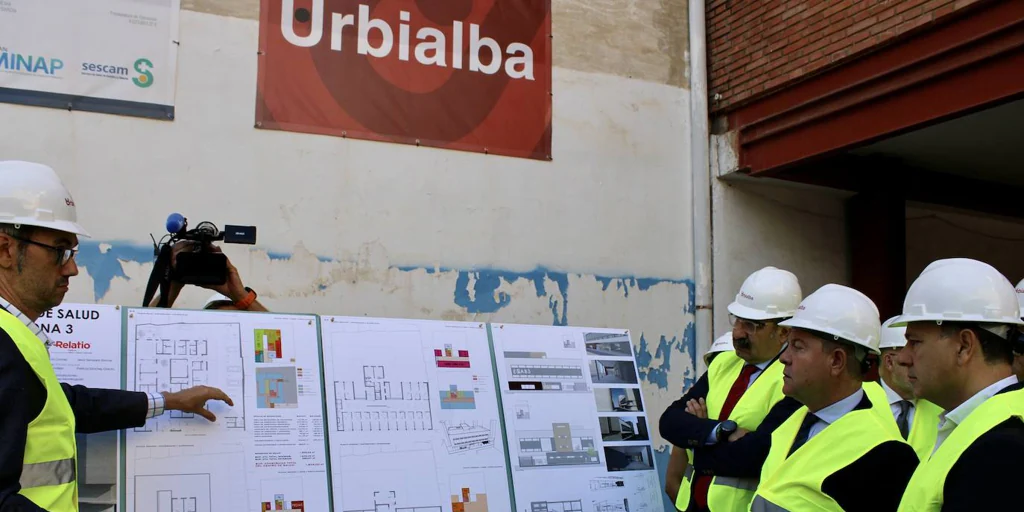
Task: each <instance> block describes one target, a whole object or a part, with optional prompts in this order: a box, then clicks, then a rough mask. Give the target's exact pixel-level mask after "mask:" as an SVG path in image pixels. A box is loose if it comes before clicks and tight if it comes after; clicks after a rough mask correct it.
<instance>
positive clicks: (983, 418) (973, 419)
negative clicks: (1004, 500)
mask: <svg viewBox="0 0 1024 512" xmlns="http://www.w3.org/2000/svg"><path fill="white" fill-rule="evenodd" d="M1010 418H1018V419H1020V420H1022V421H1024V390H1017V391H1010V392H1007V393H1001V394H998V395H996V396H993V397H992V398H989V399H988V400H985V402H984V403H982V404H981V405H979V406H978V408H977V409H975V410H974V412H972V413H971V414H970V415H968V416H967V418H965V419H964V421H963V423H960V424H959V425H957V427H956V428H955V429H953V432H951V433H950V434H949V437H947V438H946V440H945V441H943V442H942V444H941V445H939V449H938V450H935V453H933V454H932V455H931V457H930V458H928V459H926V460H922V461H921V464H919V465H918V466H917V470H916V471H914V476H912V477H911V478H910V483H908V484H907V490H906V491H905V492H904V493H903V500H902V501H901V502H900V507H899V512H922V511H926V510H940V509H942V503H943V500H942V496H943V494H942V490H943V488H944V487H945V486H946V476H947V475H948V474H949V470H950V469H951V468H952V467H953V464H955V463H956V461H957V460H959V459H960V456H961V455H962V454H963V453H964V451H965V450H967V448H968V447H970V446H971V444H973V443H974V442H975V441H976V440H977V439H978V438H979V437H981V436H982V435H984V434H985V433H986V432H988V431H989V430H992V428H993V427H995V426H996V425H999V424H1000V423H1002V422H1004V421H1006V420H1008V419H1010ZM1007 492H1012V490H1011V489H1007Z"/></svg>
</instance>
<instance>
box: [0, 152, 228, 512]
mask: <svg viewBox="0 0 1024 512" xmlns="http://www.w3.org/2000/svg"><path fill="white" fill-rule="evenodd" d="M80 236H82V237H87V236H89V234H88V233H87V232H86V231H85V230H84V229H83V228H82V227H81V226H80V225H79V224H78V218H77V212H76V205H75V201H74V199H73V198H72V197H71V194H70V193H69V192H68V190H67V189H66V188H65V187H64V185H63V183H62V182H61V180H60V178H59V177H58V176H57V174H56V173H55V172H54V171H53V169H51V168H50V167H47V166H45V165H41V164H36V163H30V162H21V161H4V162H0V512H6V511H19V512H36V511H44V510H45V511H49V512H71V511H77V510H78V483H77V478H76V475H75V471H76V468H77V465H78V457H77V453H78V449H77V446H76V443H75V433H76V432H80V433H93V432H104V431H109V430H118V429H125V428H132V427H139V426H142V425H144V424H145V423H146V420H147V419H148V418H152V417H154V416H157V415H160V414H163V412H164V411H165V410H168V409H174V410H181V411H186V412H192V413H197V414H200V415H202V416H203V417H205V418H207V419H209V420H210V421H213V420H214V419H215V418H214V417H213V414H212V413H210V412H209V411H208V410H206V409H204V405H205V404H206V402H207V401H208V400H211V399H216V400H223V401H225V402H226V403H228V404H229V405H233V404H232V402H231V399H230V398H229V397H227V396H226V395H225V394H224V393H223V392H222V391H220V390H219V389H215V388H209V387H206V386H199V387H195V388H190V389H186V390H182V391H178V392H173V393H170V392H165V393H140V392H133V391H122V390H116V389H114V390H111V389H92V388H87V387H84V386H80V385H76V386H70V385H68V384H63V383H59V382H58V381H57V377H56V375H55V373H54V370H53V367H52V366H51V364H50V358H49V353H48V350H49V347H50V345H51V342H50V338H49V337H48V336H47V335H46V333H45V332H44V331H42V329H41V328H40V327H39V326H38V325H37V324H36V323H35V321H36V320H37V319H38V318H39V317H40V316H41V315H42V314H43V313H44V312H46V311H48V310H50V309H51V308H53V307H55V306H57V305H59V304H60V303H61V302H62V301H63V299H64V295H65V294H66V293H67V291H68V287H69V286H70V281H71V278H72V277H74V276H76V275H78V267H77V266H76V264H75V259H74V257H75V253H76V250H77V249H76V247H77V245H78V237H80Z"/></svg>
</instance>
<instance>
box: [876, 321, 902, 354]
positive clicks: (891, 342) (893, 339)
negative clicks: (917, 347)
mask: <svg viewBox="0 0 1024 512" xmlns="http://www.w3.org/2000/svg"><path fill="white" fill-rule="evenodd" d="M896 318H897V317H895V316H894V317H892V318H890V319H888V320H886V321H885V322H883V323H882V342H881V343H879V344H878V348H880V349H882V348H902V347H903V346H904V345H906V344H907V328H906V326H903V327H892V323H893V322H894V321H895V320H896Z"/></svg>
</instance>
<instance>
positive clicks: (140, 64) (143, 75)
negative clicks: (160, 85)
mask: <svg viewBox="0 0 1024 512" xmlns="http://www.w3.org/2000/svg"><path fill="white" fill-rule="evenodd" d="M151 69H153V63H152V62H150V61H149V59H147V58H145V57H143V58H141V59H139V60H136V61H135V72H136V73H139V76H136V77H135V78H132V82H133V83H134V84H135V85H137V86H139V87H142V88H146V87H149V86H151V85H153V73H150V70H151Z"/></svg>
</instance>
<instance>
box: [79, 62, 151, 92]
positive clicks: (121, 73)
mask: <svg viewBox="0 0 1024 512" xmlns="http://www.w3.org/2000/svg"><path fill="white" fill-rule="evenodd" d="M132 67H133V68H134V69H135V72H136V73H138V74H137V75H135V76H132V74H131V71H130V70H129V69H128V67H126V66H117V65H112V64H100V63H96V62H83V63H82V74H83V75H88V76H97V77H101V78H113V79H115V80H128V79H129V78H130V79H131V81H132V83H133V84H135V85H137V86H139V87H142V88H146V87H149V86H151V85H153V73H152V72H150V70H152V69H153V63H152V62H150V60H149V59H147V58H145V57H143V58H141V59H138V60H136V61H135V64H133V65H132Z"/></svg>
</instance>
